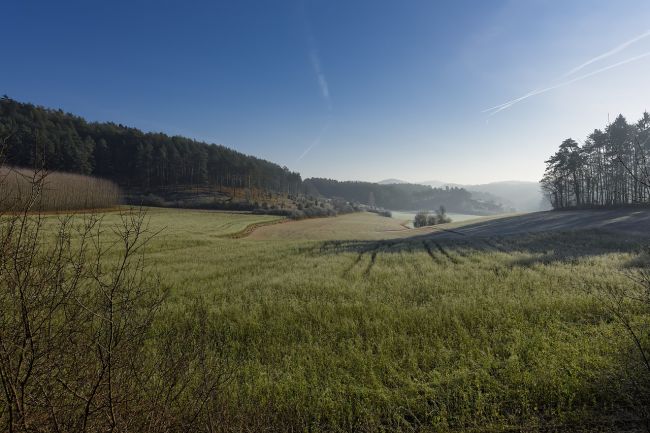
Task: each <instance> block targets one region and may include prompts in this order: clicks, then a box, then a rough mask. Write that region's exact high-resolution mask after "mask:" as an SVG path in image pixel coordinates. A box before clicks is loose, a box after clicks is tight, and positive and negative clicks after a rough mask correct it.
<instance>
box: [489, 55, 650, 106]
mask: <svg viewBox="0 0 650 433" xmlns="http://www.w3.org/2000/svg"><path fill="white" fill-rule="evenodd" d="M648 56H650V51H648V52H645V53H643V54H639V55H638V56H634V57H630V58H629V59H625V60H622V61H620V62H617V63H614V64H612V65H609V66H605V67H603V68H600V69H598V70H595V71H592V72H589V73H588V74H584V75H580V76H579V77H576V78H573V79H571V80H568V81H564V82H562V83H559V84H555V85H553V86H549V87H546V88H543V89H538V90H533V91H531V92H528V93H526V94H525V95H523V96H520V97H519V98H516V99H512V100H510V101H508V102H504V103H503V104H500V105H497V106H494V107H491V108H488V109H486V110H483V111H482V112H483V113H490V116H494V115H495V114H497V113H499V112H501V111H503V110H506V109H508V108H510V107H512V106H513V105H515V104H517V103H519V102H521V101H523V100H525V99H528V98H530V97H531V96H535V95H539V94H542V93H546V92H549V91H551V90H555V89H558V88H560V87H565V86H568V85H570V84H573V83H575V82H578V81H582V80H584V79H586V78H589V77H593V76H594V75H598V74H601V73H603V72H605V71H609V70H610V69H614V68H617V67H619V66H623V65H626V64H628V63H632V62H635V61H637V60H641V59H643V58H645V57H648Z"/></svg>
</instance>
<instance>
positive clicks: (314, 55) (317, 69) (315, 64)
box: [309, 48, 332, 109]
mask: <svg viewBox="0 0 650 433" xmlns="http://www.w3.org/2000/svg"><path fill="white" fill-rule="evenodd" d="M309 57H310V59H311V66H312V68H313V69H314V74H316V79H317V80H318V86H319V87H320V91H321V94H322V95H323V99H324V100H325V102H326V103H327V107H328V108H329V109H331V108H332V101H331V100H330V88H329V86H328V85H327V78H325V74H324V73H323V69H322V68H321V65H320V57H318V52H317V51H316V50H315V49H313V48H312V50H311V52H310V53H309Z"/></svg>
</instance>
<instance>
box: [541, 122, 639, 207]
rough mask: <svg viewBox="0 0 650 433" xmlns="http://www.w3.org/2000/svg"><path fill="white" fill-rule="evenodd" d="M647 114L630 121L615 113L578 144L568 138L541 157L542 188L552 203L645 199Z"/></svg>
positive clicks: (611, 203)
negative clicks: (543, 162)
mask: <svg viewBox="0 0 650 433" xmlns="http://www.w3.org/2000/svg"><path fill="white" fill-rule="evenodd" d="M649 158H650V114H648V113H647V112H646V113H643V116H642V117H641V119H640V120H639V121H638V122H636V123H634V124H630V123H628V122H627V120H626V119H625V118H624V117H623V116H622V115H619V116H618V117H617V118H616V119H615V120H614V122H612V123H610V124H608V125H607V126H606V128H605V129H604V130H600V129H596V130H594V131H593V132H592V133H591V134H589V136H588V137H587V139H586V140H585V141H584V143H583V144H582V145H580V144H578V143H577V142H576V141H575V140H573V139H571V138H568V139H566V140H564V141H563V142H562V144H561V145H560V148H559V149H558V151H557V152H556V153H555V154H554V155H553V156H551V158H550V159H549V160H548V161H546V172H545V174H544V178H543V179H542V188H543V189H544V191H545V193H546V194H547V195H548V198H549V200H550V202H551V204H552V205H553V207H554V208H556V209H561V208H568V207H598V206H618V205H626V204H639V203H648V201H650V184H649V183H648V180H649V179H650V171H649V170H650V160H649Z"/></svg>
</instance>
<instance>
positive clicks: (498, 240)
mask: <svg viewBox="0 0 650 433" xmlns="http://www.w3.org/2000/svg"><path fill="white" fill-rule="evenodd" d="M649 244H650V237H639V236H636V237H635V236H630V235H627V236H624V235H621V233H617V232H612V231H606V230H602V229H592V230H582V231H566V232H562V231H553V232H544V233H541V232H536V233H519V234H516V235H514V234H513V235H503V236H468V235H464V234H463V233H460V232H454V231H444V232H436V233H427V234H423V235H418V236H413V237H410V238H403V239H391V240H375V241H361V240H357V241H327V242H324V243H323V244H321V247H320V250H319V253H320V254H339V253H356V254H358V256H357V258H356V262H355V263H358V262H359V261H360V260H361V258H362V257H363V256H364V255H366V254H368V255H370V256H371V264H374V262H375V259H376V257H377V255H383V254H397V253H410V252H426V253H427V254H428V255H429V256H430V257H431V259H432V260H433V261H434V262H436V264H440V265H442V264H461V263H464V262H466V261H468V260H471V258H472V256H474V255H475V254H476V253H481V254H489V253H494V254H508V255H512V257H511V258H510V259H506V263H507V264H508V265H510V266H521V267H531V266H534V265H538V264H552V263H560V262H561V263H567V262H575V261H577V260H580V259H583V258H588V257H595V256H600V255H603V254H611V253H631V254H634V255H636V256H635V258H633V259H632V260H629V261H628V262H627V263H626V264H625V266H626V267H630V268H638V267H646V266H648V264H649V263H650V250H649V249H648V248H647V246H648V245H649Z"/></svg>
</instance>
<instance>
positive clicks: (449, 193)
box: [304, 178, 504, 215]
mask: <svg viewBox="0 0 650 433" xmlns="http://www.w3.org/2000/svg"><path fill="white" fill-rule="evenodd" d="M395 180H396V179H395ZM391 181H393V180H392V179H391ZM304 186H305V191H307V192H308V193H309V194H311V195H314V196H322V197H327V198H337V197H339V198H343V199H345V200H348V201H352V202H358V203H363V204H369V205H376V206H378V207H381V208H385V209H391V210H422V209H427V210H433V209H437V208H438V207H439V206H444V207H445V208H446V209H447V210H448V211H449V212H455V213H466V214H472V215H491V214H498V213H503V212H504V209H503V207H502V206H501V205H499V204H498V203H495V202H494V201H492V202H490V201H483V200H480V199H475V198H473V197H472V194H471V193H470V192H468V191H466V190H465V189H463V188H457V187H449V188H446V187H445V188H432V187H431V186H429V185H421V184H410V183H406V182H402V183H396V182H392V183H389V184H380V183H371V182H351V181H348V182H339V181H336V180H332V179H322V178H310V179H305V181H304ZM371 202H374V203H371Z"/></svg>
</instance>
